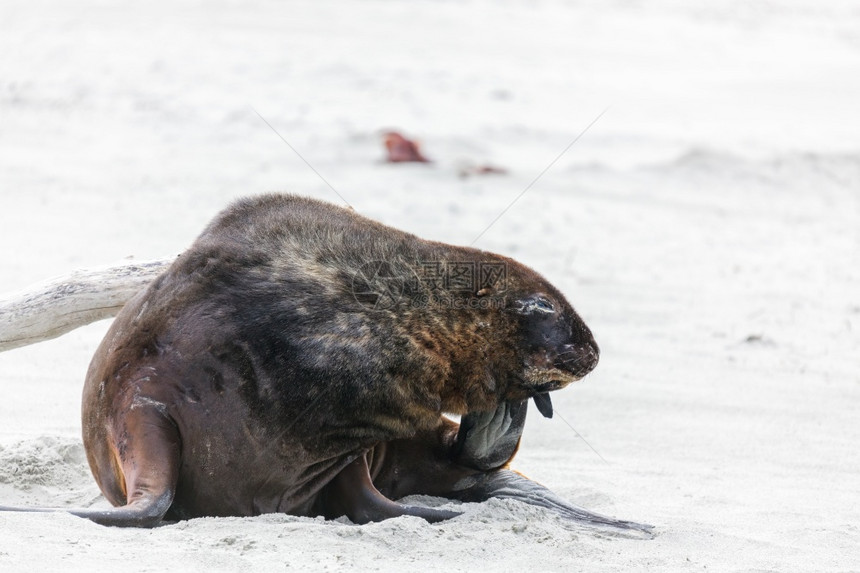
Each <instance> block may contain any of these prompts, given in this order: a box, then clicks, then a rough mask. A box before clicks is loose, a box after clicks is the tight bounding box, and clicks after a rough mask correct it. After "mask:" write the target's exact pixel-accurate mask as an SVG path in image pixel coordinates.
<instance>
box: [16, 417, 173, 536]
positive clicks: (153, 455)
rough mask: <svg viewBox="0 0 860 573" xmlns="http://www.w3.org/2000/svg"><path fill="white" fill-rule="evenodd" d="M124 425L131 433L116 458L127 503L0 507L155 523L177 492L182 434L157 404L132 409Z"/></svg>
mask: <svg viewBox="0 0 860 573" xmlns="http://www.w3.org/2000/svg"><path fill="white" fill-rule="evenodd" d="M124 424H125V425H124V428H126V429H128V432H127V435H129V436H131V437H130V438H128V439H127V442H126V444H125V446H126V447H125V448H124V452H123V455H122V459H120V460H117V464H118V466H119V467H118V470H119V471H120V472H121V475H119V476H118V479H119V480H120V481H121V485H119V487H120V488H121V490H122V491H123V492H127V493H126V495H125V502H126V503H125V505H123V506H121V507H112V508H109V509H61V508H51V509H47V508H24V507H2V506H0V511H24V512H40V513H45V512H61V513H70V514H72V515H76V516H78V517H84V518H86V519H89V520H91V521H94V522H96V523H99V524H101V525H113V526H116V527H155V526H156V525H158V524H159V523H161V520H162V519H163V517H164V515H165V513H167V510H168V509H170V505H171V504H172V503H173V496H174V494H175V492H176V481H177V479H178V476H179V449H180V445H179V434H178V432H177V430H176V426H175V425H174V423H173V421H172V420H170V418H168V417H167V416H166V415H165V414H163V413H162V412H160V411H159V410H158V409H157V408H154V407H141V408H136V409H134V410H132V411H130V412H129V413H128V414H127V416H126V417H125V419H124Z"/></svg>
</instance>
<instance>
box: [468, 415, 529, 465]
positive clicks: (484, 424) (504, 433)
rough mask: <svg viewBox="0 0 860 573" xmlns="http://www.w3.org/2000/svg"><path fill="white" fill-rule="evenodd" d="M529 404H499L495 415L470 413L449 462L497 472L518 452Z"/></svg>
mask: <svg viewBox="0 0 860 573" xmlns="http://www.w3.org/2000/svg"><path fill="white" fill-rule="evenodd" d="M527 405H528V401H526V400H523V401H521V402H502V403H501V404H499V407H498V408H497V409H496V410H495V411H494V412H472V413H470V414H467V415H465V416H463V418H462V419H461V420H460V429H459V431H458V432H457V438H456V439H455V440H454V444H453V446H452V448H451V459H452V460H453V461H454V462H456V463H458V464H460V465H463V466H467V467H471V468H475V469H478V470H481V471H487V470H493V469H496V468H500V467H502V466H503V465H505V464H506V463H508V461H510V459H511V458H513V457H514V454H515V453H516V452H517V448H518V447H519V444H520V436H521V435H522V433H523V426H524V425H525V423H526V411H527V410H528V408H527Z"/></svg>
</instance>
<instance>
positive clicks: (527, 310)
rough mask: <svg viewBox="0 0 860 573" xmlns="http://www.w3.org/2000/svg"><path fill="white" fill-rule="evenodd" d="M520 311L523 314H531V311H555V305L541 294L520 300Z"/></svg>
mask: <svg viewBox="0 0 860 573" xmlns="http://www.w3.org/2000/svg"><path fill="white" fill-rule="evenodd" d="M520 312H521V313H523V314H531V313H533V312H540V313H543V314H550V313H553V312H555V307H554V306H553V305H552V303H551V302H550V301H548V300H547V299H545V298H543V297H542V296H539V297H535V298H530V299H527V300H524V301H522V307H521V309H520Z"/></svg>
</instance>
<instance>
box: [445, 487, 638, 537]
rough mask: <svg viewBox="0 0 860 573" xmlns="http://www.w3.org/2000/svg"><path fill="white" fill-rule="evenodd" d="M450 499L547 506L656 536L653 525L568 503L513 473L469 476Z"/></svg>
mask: <svg viewBox="0 0 860 573" xmlns="http://www.w3.org/2000/svg"><path fill="white" fill-rule="evenodd" d="M450 497H452V498H455V499H459V500H461V501H473V502H480V501H486V500H488V499H490V498H492V497H497V498H500V499H514V500H517V501H521V502H523V503H527V504H529V505H535V506H538V507H545V508H547V509H549V510H552V511H554V512H555V513H557V514H558V515H560V516H561V517H563V518H564V519H567V520H570V521H573V522H576V523H579V524H582V525H586V526H589V527H604V528H610V529H613V530H617V531H623V532H626V533H630V534H634V535H637V536H641V537H648V538H650V537H653V533H652V530H653V529H654V526H653V525H646V524H642V523H635V522H632V521H622V520H619V519H615V518H612V517H607V516H605V515H600V514H599V513H592V512H590V511H588V510H586V509H583V508H581V507H577V506H575V505H573V504H571V503H569V502H567V501H566V500H564V499H562V498H561V497H559V496H558V495H556V494H555V493H553V492H552V491H550V490H549V489H547V488H545V487H544V486H542V485H540V484H539V483H537V482H535V481H532V480H530V479H528V478H527V477H524V476H522V475H520V474H518V473H516V472H513V471H511V470H498V471H494V472H488V473H485V474H477V475H474V476H470V477H467V478H465V479H463V480H461V481H460V482H459V483H458V484H456V485H455V486H454V491H453V492H452V494H451V496H450Z"/></svg>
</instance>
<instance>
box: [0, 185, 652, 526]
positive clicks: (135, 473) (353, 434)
mask: <svg viewBox="0 0 860 573" xmlns="http://www.w3.org/2000/svg"><path fill="white" fill-rule="evenodd" d="M598 356H599V350H598V347H597V344H596V343H595V341H594V338H593V336H592V334H591V331H590V330H589V329H588V327H587V326H586V325H585V323H584V322H583V321H582V319H581V318H580V317H579V315H577V313H576V312H575V311H574V309H573V307H571V305H570V304H569V303H568V302H567V300H566V299H565V298H564V296H563V295H562V294H561V293H560V292H559V291H558V290H557V289H555V288H554V287H553V286H552V285H551V284H549V283H548V282H547V281H546V280H545V279H543V278H542V277H541V276H540V275H538V274H537V273H535V272H534V271H532V270H531V269H529V268H527V267H525V266H523V265H521V264H519V263H517V262H515V261H513V260H511V259H509V258H505V257H502V256H499V255H495V254H492V253H487V252H483V251H480V250H477V249H471V248H465V247H453V246H450V245H446V244H442V243H438V242H432V241H425V240H422V239H419V238H418V237H416V236H414V235H411V234H408V233H405V232H402V231H398V230H396V229H393V228H390V227H387V226H384V225H382V224H380V223H377V222H375V221H372V220H370V219H367V218H365V217H363V216H361V215H358V214H356V213H355V212H353V211H351V210H348V209H344V208H340V207H337V206H334V205H330V204H327V203H323V202H319V201H315V200H311V199H306V198H300V197H296V196H290V195H274V194H273V195H265V196H259V197H256V198H251V199H245V200H241V201H238V202H237V203H235V204H233V205H232V206H231V207H229V208H228V209H226V210H225V211H223V212H222V213H221V214H219V215H218V216H217V217H216V218H215V220H214V221H213V222H212V223H210V224H209V226H208V227H207V228H206V229H205V230H204V231H203V233H202V234H201V235H200V237H198V238H197V240H196V241H195V242H194V244H193V245H192V246H191V247H190V248H189V249H188V250H187V251H186V252H185V253H183V254H182V255H181V256H180V257H179V258H178V259H177V260H176V261H175V262H174V264H173V265H172V266H171V267H170V268H169V269H168V270H167V271H166V272H164V273H163V274H162V275H160V276H159V277H158V278H157V279H156V280H154V281H153V282H152V283H151V284H150V285H149V286H148V287H147V288H145V289H143V290H142V291H141V292H140V293H139V294H138V295H136V296H135V297H134V298H133V299H132V300H131V301H129V302H128V303H127V304H126V305H125V307H124V308H123V309H122V311H120V313H119V314H118V316H117V318H116V320H115V321H114V322H113V324H112V326H111V327H110V329H109V331H108V332H107V334H106V336H105V338H104V340H103V341H102V343H101V345H100V346H99V348H98V350H97V351H96V353H95V356H94V358H93V360H92V363H91V365H90V368H89V370H88V372H87V376H86V383H85V386H84V391H83V406H82V418H83V440H84V446H85V449H86V452H87V459H88V461H89V464H90V467H91V469H92V471H93V475H94V476H95V478H96V481H97V482H98V485H99V487H100V488H101V490H102V492H103V493H104V495H105V497H106V498H107V499H108V500H109V501H110V502H111V503H112V504H113V505H115V506H116V507H114V508H112V509H108V510H89V509H79V510H70V512H71V513H73V514H75V515H79V516H82V517H86V518H89V519H92V520H93V521H96V522H98V523H102V524H106V525H118V526H140V527H147V526H154V525H157V524H158V523H160V522H161V521H162V520H165V519H166V520H177V519H186V518H193V517H199V516H250V515H257V514H262V513H270V512H283V513H288V514H293V515H302V516H316V515H323V516H325V517H327V518H334V517H338V516H341V515H346V516H347V517H348V518H349V519H350V520H352V521H353V522H356V523H365V522H368V521H377V520H381V519H385V518H388V517H394V516H398V515H415V516H419V517H422V518H425V519H427V520H428V521H439V520H443V519H448V518H451V517H454V516H456V515H458V514H457V513H455V512H452V511H446V510H440V509H434V508H425V507H412V506H407V505H403V504H399V503H397V502H395V501H392V499H398V498H400V497H402V496H405V495H409V494H417V493H422V494H429V495H439V496H446V497H449V498H455V499H462V500H482V499H486V498H488V497H492V496H497V497H512V498H515V499H521V500H523V501H526V502H528V503H533V504H536V505H543V506H546V507H550V508H552V509H554V510H556V511H558V512H559V513H560V514H562V515H564V516H566V517H569V518H570V519H574V520H578V521H583V522H588V523H594V524H602V525H607V526H610V527H615V528H620V529H632V530H645V529H643V527H644V526H640V525H638V524H632V523H629V522H624V521H618V520H614V519H611V518H606V517H603V516H598V515H596V514H591V513H589V512H586V511H584V510H580V509H579V508H576V507H574V506H571V505H570V504H567V503H566V502H564V501H563V500H561V499H559V498H558V497H557V496H554V495H553V494H552V493H551V492H550V491H549V490H547V489H546V488H543V487H542V486H539V485H538V484H536V483H534V482H531V481H529V480H527V479H526V478H524V477H522V476H520V475H519V474H516V473H514V472H511V471H509V470H507V469H506V468H507V466H508V463H509V462H510V460H511V459H512V458H513V456H514V454H515V452H516V450H517V448H518V446H519V440H520V435H521V433H522V428H523V424H524V421H525V414H526V405H527V401H528V400H529V399H534V400H535V402H536V403H537V405H538V408H539V409H540V411H541V412H542V413H543V414H544V415H547V416H549V415H551V414H552V405H551V401H550V398H549V394H548V393H549V392H550V391H554V390H558V389H560V388H563V387H565V386H567V385H568V384H570V383H572V382H574V381H576V380H579V379H580V378H582V377H583V376H585V375H586V374H587V373H589V372H590V371H591V370H592V369H593V368H594V367H595V366H596V364H597V361H598ZM446 412H447V413H452V414H459V415H461V416H462V422H461V424H459V425H458V424H456V423H454V422H452V421H450V420H449V419H448V418H446V417H445V416H444V413H446ZM6 509H8V508H6ZM646 529H647V528H646Z"/></svg>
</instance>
